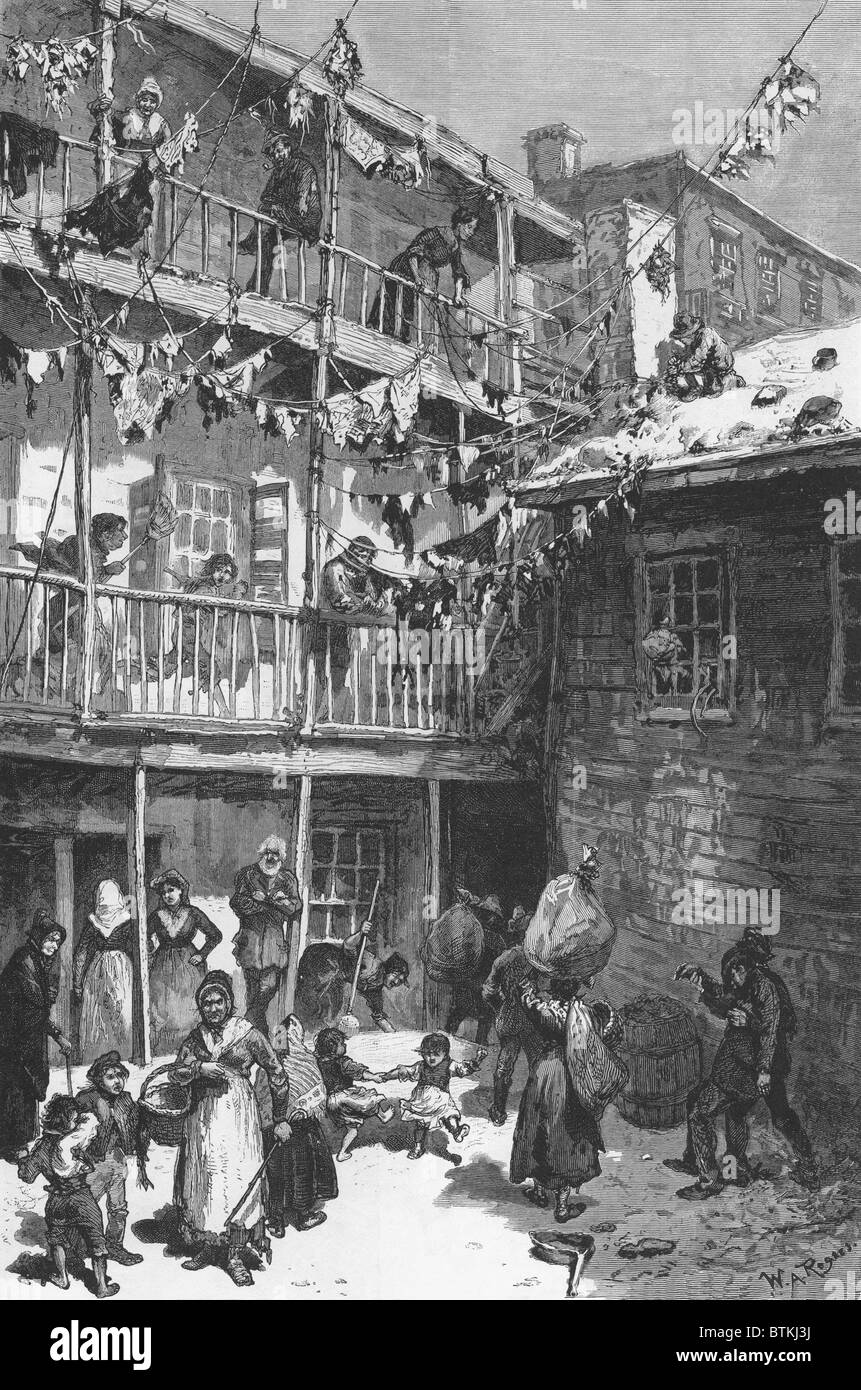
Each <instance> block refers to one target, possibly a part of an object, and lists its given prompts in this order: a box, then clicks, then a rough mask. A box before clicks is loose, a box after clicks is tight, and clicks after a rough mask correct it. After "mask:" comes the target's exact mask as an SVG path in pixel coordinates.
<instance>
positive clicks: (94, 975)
mask: <svg viewBox="0 0 861 1390" xmlns="http://www.w3.org/2000/svg"><path fill="white" fill-rule="evenodd" d="M133 943H134V929H133V927H132V921H131V912H130V911H129V908H128V903H127V900H126V898H125V896H124V895H123V892H122V889H121V888H120V886H119V884H118V883H115V882H114V880H113V879H112V878H106V879H103V880H102V882H101V883H100V884H99V885H98V887H97V888H96V892H95V902H94V905H93V911H92V912H91V913H90V915H89V917H88V918H87V924H86V926H85V927H84V930H83V932H82V933H81V938H80V940H79V942H78V944H77V946H76V948H75V957H74V961H73V963H72V992H73V993H74V995H75V998H76V999H77V1000H78V1001H79V1003H80V1006H81V1015H80V1023H79V1025H78V1042H79V1045H80V1049H81V1060H82V1061H84V1062H92V1061H93V1060H94V1059H95V1058H96V1057H98V1056H100V1055H101V1053H103V1052H110V1051H112V1050H116V1051H117V1052H119V1054H120V1056H121V1057H128V1056H130V1054H131V1044H132V988H133V984H132V980H133V976H132V955H133V951H134V944H133Z"/></svg>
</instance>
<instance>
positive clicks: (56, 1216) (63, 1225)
mask: <svg viewBox="0 0 861 1390" xmlns="http://www.w3.org/2000/svg"><path fill="white" fill-rule="evenodd" d="M98 1127H99V1122H98V1119H97V1118H96V1116H95V1115H92V1114H87V1113H86V1112H85V1111H84V1110H83V1109H82V1108H81V1107H80V1106H79V1104H78V1102H77V1100H76V1099H75V1098H74V1096H52V1097H51V1099H50V1101H49V1102H48V1104H47V1106H46V1108H45V1116H44V1121H43V1125H42V1129H43V1133H42V1138H41V1139H37V1141H36V1143H35V1144H34V1145H33V1147H32V1149H31V1150H30V1152H29V1154H27V1156H26V1157H25V1158H22V1159H21V1161H20V1163H19V1165H18V1176H19V1178H21V1180H22V1182H35V1181H36V1179H37V1178H38V1177H45V1178H47V1179H48V1201H47V1203H46V1204H45V1225H46V1227H47V1230H48V1250H49V1253H50V1254H51V1257H52V1258H53V1261H54V1270H55V1273H54V1274H52V1275H51V1283H52V1284H56V1286H57V1288H58V1289H67V1288H68V1287H69V1276H68V1274H67V1272H66V1254H67V1251H68V1250H69V1249H71V1250H73V1251H75V1252H77V1250H78V1249H79V1248H80V1246H81V1245H83V1246H84V1247H85V1248H86V1251H87V1254H88V1255H89V1256H90V1259H91V1260H92V1263H93V1274H94V1275H95V1278H96V1298H111V1297H112V1296H113V1294H115V1293H119V1288H120V1286H119V1284H116V1283H114V1282H113V1280H111V1279H108V1277H107V1259H108V1247H107V1244H106V1242H105V1228H104V1225H103V1223H102V1213H101V1210H100V1208H99V1205H98V1203H97V1201H96V1199H95V1197H94V1196H93V1194H92V1192H91V1191H90V1188H89V1186H88V1185H87V1175H88V1173H91V1172H92V1170H93V1164H92V1163H91V1162H90V1160H89V1159H88V1158H87V1156H86V1153H85V1150H86V1148H87V1146H88V1145H89V1144H90V1143H91V1142H92V1140H93V1139H94V1138H95V1135H96V1131H97V1129H98Z"/></svg>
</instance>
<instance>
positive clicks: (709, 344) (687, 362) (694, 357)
mask: <svg viewBox="0 0 861 1390" xmlns="http://www.w3.org/2000/svg"><path fill="white" fill-rule="evenodd" d="M673 340H674V341H675V342H676V343H678V345H679V348H680V351H679V352H677V353H675V354H674V356H673V357H672V358H671V360H670V363H669V366H668V368H667V385H668V387H669V388H670V390H671V391H673V392H674V393H675V394H676V395H677V396H681V397H682V398H683V399H687V400H689V399H693V398H694V397H695V396H699V395H703V396H719V395H720V394H721V393H722V391H723V389H724V387H725V386H730V387H732V386H743V385H744V381H743V380H742V378H741V377H740V376H738V375H737V374H736V373H735V371H734V370H733V368H734V367H735V358H734V356H733V352H732V348H731V347H730V345H729V343H728V342H727V341H726V339H725V338H722V337H721V335H720V334H719V333H718V331H717V329H715V328H712V327H711V325H710V324H707V323H705V322H704V320H703V319H701V318H699V317H698V316H697V315H696V314H676V317H675V318H674V319H673ZM700 383H702V384H700Z"/></svg>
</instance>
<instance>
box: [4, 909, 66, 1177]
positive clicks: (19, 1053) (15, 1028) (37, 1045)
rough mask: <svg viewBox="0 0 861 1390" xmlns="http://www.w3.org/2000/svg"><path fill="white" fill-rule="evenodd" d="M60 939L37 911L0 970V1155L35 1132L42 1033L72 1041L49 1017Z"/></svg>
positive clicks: (17, 1149)
mask: <svg viewBox="0 0 861 1390" xmlns="http://www.w3.org/2000/svg"><path fill="white" fill-rule="evenodd" d="M65 939H66V933H65V931H64V930H63V928H62V927H61V926H60V924H59V922H54V921H53V920H52V919H51V918H50V917H49V916H48V914H47V912H37V913H36V916H35V917H34V919H33V925H32V926H31V928H30V931H29V934H28V937H27V940H26V941H25V943H24V945H23V946H19V947H18V949H17V951H15V952H14V954H13V955H12V957H11V959H10V960H9V961H7V963H6V965H5V967H4V969H3V973H2V974H0V1156H2V1157H3V1158H6V1159H8V1160H9V1161H10V1162H14V1161H16V1160H17V1159H18V1158H19V1157H20V1156H21V1155H22V1154H25V1153H26V1151H27V1145H28V1144H29V1143H30V1142H31V1140H33V1139H35V1138H36V1137H37V1135H38V1133H39V1101H40V1100H44V1099H45V1093H46V1091H47V1089H48V1038H49V1037H52V1038H53V1039H54V1041H55V1042H56V1043H57V1046H58V1047H59V1048H60V1050H61V1052H64V1053H66V1054H68V1053H69V1052H71V1050H72V1045H71V1043H70V1042H69V1040H68V1038H66V1037H64V1035H63V1033H62V1032H61V1031H60V1028H59V1027H58V1025H57V1024H56V1023H55V1022H54V1021H53V1019H52V1018H51V1007H52V1005H53V1004H54V1002H55V1000H56V998H57V992H58V988H59V981H58V977H57V974H56V972H55V971H54V970H52V968H51V965H52V962H53V961H54V959H55V957H56V955H57V951H58V950H59V948H60V946H61V945H62V943H63V942H64V941H65Z"/></svg>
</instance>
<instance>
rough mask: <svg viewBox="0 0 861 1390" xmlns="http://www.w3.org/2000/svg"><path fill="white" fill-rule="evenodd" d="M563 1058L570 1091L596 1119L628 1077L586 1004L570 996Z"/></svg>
mask: <svg viewBox="0 0 861 1390" xmlns="http://www.w3.org/2000/svg"><path fill="white" fill-rule="evenodd" d="M565 1060H566V1062H567V1065H568V1077H569V1080H570V1082H571V1086H572V1088H573V1090H574V1094H575V1095H576V1097H577V1099H578V1100H579V1101H580V1104H581V1105H582V1106H583V1107H584V1109H586V1110H588V1112H589V1114H590V1115H593V1116H594V1118H595V1119H596V1120H600V1118H601V1116H602V1115H603V1113H604V1111H605V1110H606V1108H607V1106H608V1105H609V1103H610V1101H611V1100H612V1099H613V1097H614V1096H615V1095H616V1094H617V1092H619V1091H620V1090H621V1089H622V1087H623V1086H624V1084H625V1082H626V1081H627V1080H628V1069H627V1067H626V1066H625V1065H624V1063H623V1062H621V1061H620V1060H619V1058H618V1057H617V1056H616V1055H615V1053H614V1052H612V1051H611V1050H610V1048H609V1047H608V1046H607V1044H606V1043H605V1041H604V1039H603V1037H602V1036H601V1033H600V1032H599V1031H598V1029H597V1028H596V1027H595V1024H594V1022H593V1018H592V1014H591V1012H590V1010H589V1006H588V1005H587V1004H584V1003H583V1002H582V1001H581V1000H580V999H572V1000H571V1003H570V1004H569V1006H568V1016H567V1018H566V1020H565Z"/></svg>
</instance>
